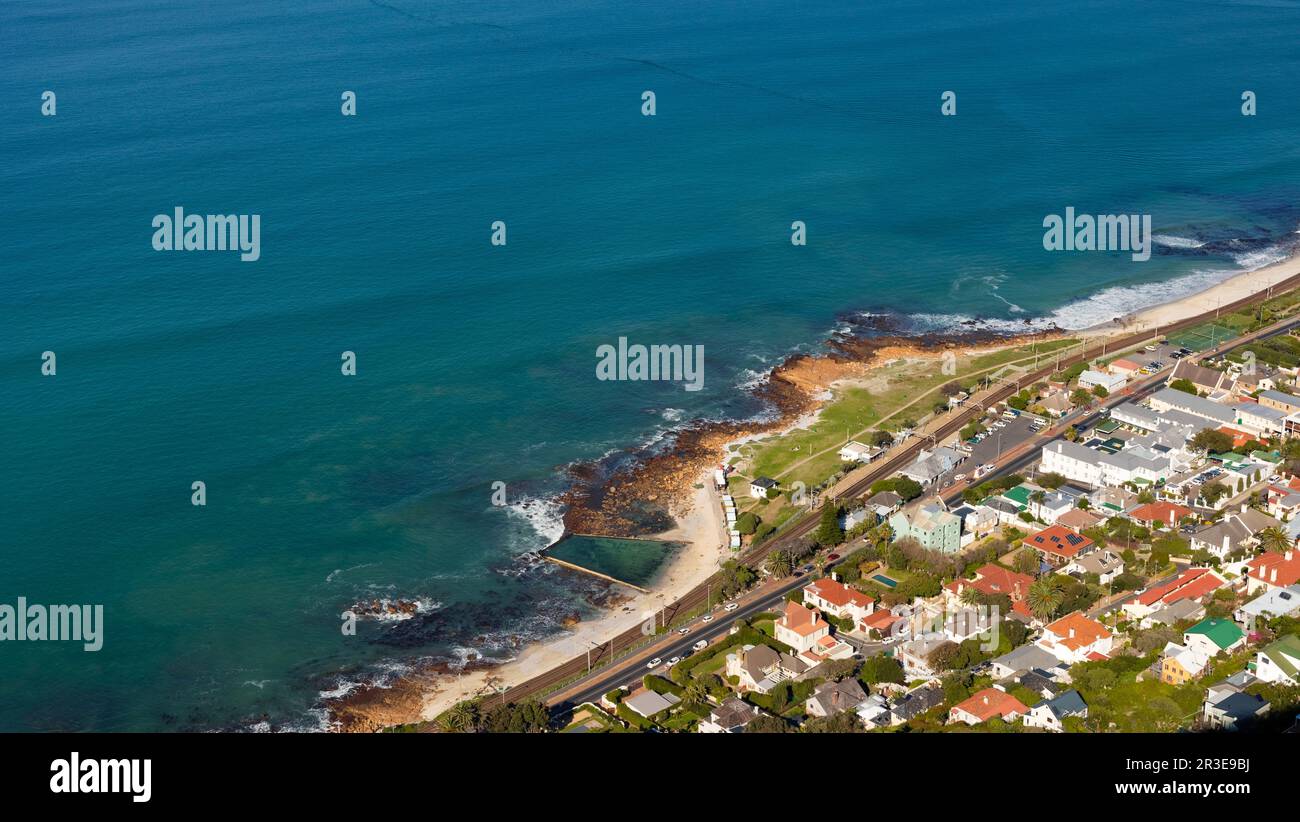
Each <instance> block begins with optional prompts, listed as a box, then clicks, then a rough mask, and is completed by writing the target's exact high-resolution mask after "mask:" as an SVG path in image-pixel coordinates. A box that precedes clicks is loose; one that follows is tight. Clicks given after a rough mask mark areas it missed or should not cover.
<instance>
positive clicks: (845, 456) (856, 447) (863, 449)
mask: <svg viewBox="0 0 1300 822" xmlns="http://www.w3.org/2000/svg"><path fill="white" fill-rule="evenodd" d="M882 453H884V451H883V450H882V449H880V448H875V447H873V446H870V445H866V444H865V443H861V442H858V441H857V440H853V441H852V442H849V443H848V444H847V445H845V446H844V447H843V448H841V449H840V459H842V460H844V461H845V462H871V461H872V460H874V459H875V458H876V457H878V456H880V455H881V454H882Z"/></svg>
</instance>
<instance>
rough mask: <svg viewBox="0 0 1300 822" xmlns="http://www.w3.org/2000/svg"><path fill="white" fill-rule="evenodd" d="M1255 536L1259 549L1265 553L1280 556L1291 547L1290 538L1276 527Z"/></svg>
mask: <svg viewBox="0 0 1300 822" xmlns="http://www.w3.org/2000/svg"><path fill="white" fill-rule="evenodd" d="M1256 536H1257V537H1258V538H1259V545H1260V547H1261V548H1263V549H1264V550H1265V551H1273V552H1274V553H1278V554H1281V553H1284V552H1286V551H1288V550H1289V549H1290V548H1291V545H1292V541H1291V537H1290V536H1288V535H1287V532H1286V531H1283V530H1282V529H1281V528H1279V527H1277V526H1276V525H1275V526H1273V527H1272V528H1265V529H1264V530H1263V531H1260V532H1259V533H1258V534H1256Z"/></svg>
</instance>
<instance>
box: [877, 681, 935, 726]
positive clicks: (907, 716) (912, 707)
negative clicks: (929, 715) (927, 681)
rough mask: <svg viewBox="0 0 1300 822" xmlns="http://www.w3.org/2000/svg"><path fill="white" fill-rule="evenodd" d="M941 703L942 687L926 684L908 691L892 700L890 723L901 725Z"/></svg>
mask: <svg viewBox="0 0 1300 822" xmlns="http://www.w3.org/2000/svg"><path fill="white" fill-rule="evenodd" d="M942 704H943V689H942V688H931V687H929V686H926V685H922V686H921V687H919V688H917V689H915V690H912V691H908V692H907V693H906V694H904V695H903V696H902V697H901V698H899V699H898V700H896V701H895V702H894V706H893V708H892V709H891V710H890V712H889V713H890V723H889V724H891V725H902V724H903V723H904V722H908V721H910V720H913V719H915V718H916V717H918V716H920V715H921V714H923V713H926V712H927V711H932V710H934V709H935V708H938V707H939V706H940V705H942Z"/></svg>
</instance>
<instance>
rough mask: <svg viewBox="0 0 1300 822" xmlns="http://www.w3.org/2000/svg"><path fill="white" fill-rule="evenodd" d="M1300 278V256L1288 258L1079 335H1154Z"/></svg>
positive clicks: (1140, 310)
mask: <svg viewBox="0 0 1300 822" xmlns="http://www.w3.org/2000/svg"><path fill="white" fill-rule="evenodd" d="M1297 274H1300V255H1296V256H1293V257H1288V258H1287V259H1285V260H1282V261H1281V262H1277V263H1274V264H1273V265H1270V266H1265V267H1264V268H1260V269H1257V270H1255V271H1244V272H1242V273H1240V274H1236V275H1234V276H1232V277H1229V278H1228V279H1226V280H1224V281H1223V282H1221V283H1218V284H1217V285H1213V286H1211V287H1209V288H1207V289H1205V290H1203V291H1198V292H1196V293H1194V294H1188V295H1186V296H1184V297H1178V298H1176V299H1173V300H1170V301H1169V302H1166V303H1161V304H1159V305H1153V306H1151V307H1149V308H1142V309H1139V310H1137V311H1135V312H1134V313H1133V314H1131V315H1129V316H1127V317H1125V318H1124V323H1123V324H1120V323H1114V322H1110V323H1102V324H1101V325H1096V326H1093V327H1092V328H1088V329H1085V330H1083V331H1079V332H1072V333H1077V334H1082V335H1084V336H1089V337H1096V336H1105V335H1109V334H1118V333H1130V332H1132V331H1135V330H1140V329H1142V328H1150V329H1151V330H1152V331H1153V332H1154V331H1155V330H1156V329H1157V328H1159V327H1160V326H1162V325H1169V324H1170V323H1173V322H1177V321H1178V320H1181V319H1184V318H1186V317H1194V316H1196V315H1197V314H1203V313H1205V312H1207V311H1214V310H1216V309H1217V308H1218V307H1219V306H1221V305H1227V304H1228V303H1231V302H1232V301H1234V300H1240V299H1243V298H1245V297H1249V296H1251V295H1253V294H1257V293H1259V292H1261V291H1265V290H1266V289H1268V288H1271V287H1272V286H1274V285H1276V284H1277V283H1279V282H1281V281H1282V280H1285V279H1287V278H1289V277H1294V276H1296V275H1297Z"/></svg>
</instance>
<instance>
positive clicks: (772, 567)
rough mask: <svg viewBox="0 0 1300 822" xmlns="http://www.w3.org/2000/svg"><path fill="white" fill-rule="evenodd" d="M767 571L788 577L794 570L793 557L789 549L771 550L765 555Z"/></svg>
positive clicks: (773, 574)
mask: <svg viewBox="0 0 1300 822" xmlns="http://www.w3.org/2000/svg"><path fill="white" fill-rule="evenodd" d="M767 571H768V573H769V574H771V575H772V576H774V577H777V578H781V577H788V576H790V574H791V572H793V571H794V558H793V557H791V556H790V552H789V551H773V552H772V553H771V554H769V555H768V557H767Z"/></svg>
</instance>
